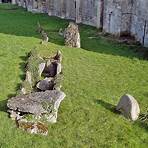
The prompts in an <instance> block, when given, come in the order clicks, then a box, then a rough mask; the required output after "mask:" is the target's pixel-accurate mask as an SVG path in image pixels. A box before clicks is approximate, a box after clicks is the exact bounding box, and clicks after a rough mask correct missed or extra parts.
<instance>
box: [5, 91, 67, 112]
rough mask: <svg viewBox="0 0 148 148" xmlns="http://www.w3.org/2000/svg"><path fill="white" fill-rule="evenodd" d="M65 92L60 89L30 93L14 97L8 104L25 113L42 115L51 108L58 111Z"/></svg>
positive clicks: (12, 108)
mask: <svg viewBox="0 0 148 148" xmlns="http://www.w3.org/2000/svg"><path fill="white" fill-rule="evenodd" d="M65 96H66V95H65V93H64V92H62V91H59V90H47V91H45V92H34V93H31V94H28V95H20V96H16V97H12V98H11V99H9V100H8V103H7V106H8V108H9V109H10V110H13V111H19V112H23V113H31V114H35V115H41V114H44V113H49V112H51V110H55V111H56V112H57V111H58V108H59V106H60V103H61V101H62V100H63V99H64V98H65Z"/></svg>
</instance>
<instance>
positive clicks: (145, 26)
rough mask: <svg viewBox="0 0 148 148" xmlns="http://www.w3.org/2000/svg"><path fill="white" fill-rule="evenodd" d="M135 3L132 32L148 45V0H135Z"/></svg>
mask: <svg viewBox="0 0 148 148" xmlns="http://www.w3.org/2000/svg"><path fill="white" fill-rule="evenodd" d="M135 1H136V2H135V4H134V5H133V14H132V23H131V24H132V26H131V34H132V35H134V36H135V37H136V39H137V40H138V41H140V42H141V43H142V44H143V45H144V46H147V47H148V0H135Z"/></svg>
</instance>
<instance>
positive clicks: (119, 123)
mask: <svg viewBox="0 0 148 148" xmlns="http://www.w3.org/2000/svg"><path fill="white" fill-rule="evenodd" d="M12 8H13V9H12ZM37 21H40V23H41V25H42V26H43V28H44V29H45V30H46V32H48V34H49V36H50V42H49V43H48V44H47V45H40V44H39V43H40V41H41V39H40V36H39V34H38V33H37V32H36V26H37ZM67 24H68V21H65V20H61V19H59V18H55V17H49V16H47V15H44V14H31V13H29V12H26V11H25V10H24V9H22V8H18V7H16V6H11V5H2V4H1V5H0V72H1V73H0V147H2V148H20V147H22V148H28V147H31V148H57V147H62V148H63V147H65V148H71V147H72V148H75V147H76V148H77V147H80V148H98V147H101V148H102V147H109V148H110V147H134V148H136V147H137V148H139V147H140V148H145V147H147V146H148V125H147V123H145V122H140V121H137V122H131V121H128V120H127V119H125V118H124V117H122V116H121V115H118V114H115V113H114V112H113V108H114V106H115V105H116V104H117V103H118V100H119V98H120V97H121V96H122V95H123V94H125V93H129V94H131V95H133V96H135V98H136V99H137V101H138V102H139V105H140V108H141V112H142V113H143V112H146V110H147V108H148V99H147V97H148V76H147V74H148V61H146V60H143V59H142V56H140V55H138V54H137V53H135V52H134V51H133V50H132V49H131V48H130V47H128V46H126V45H121V44H117V43H114V42H110V41H108V40H106V39H104V38H101V37H98V38H94V39H90V38H88V37H90V36H95V35H96V33H97V29H95V28H93V27H90V26H85V25H80V32H81V41H82V48H80V49H77V48H68V47H65V46H64V41H63V39H62V37H60V36H59V35H58V30H59V29H60V28H64V27H66V26H67ZM35 47H36V49H37V50H39V52H40V54H41V55H42V56H48V55H50V54H54V53H55V52H56V50H57V49H60V50H61V51H62V53H63V71H64V80H63V87H62V89H63V91H64V92H65V93H66V95H67V96H66V98H65V100H64V101H63V102H62V104H61V107H60V110H59V114H58V122H57V123H56V124H51V125H49V127H48V128H49V135H48V136H47V137H44V136H39V135H30V134H28V133H26V132H23V131H22V130H20V129H17V128H16V124H15V122H13V121H12V120H11V119H10V118H9V117H8V114H7V112H6V102H7V99H8V98H9V97H11V96H14V95H15V94H16V91H17V90H18V89H19V86H20V83H21V82H22V81H23V79H24V73H25V70H24V68H25V60H26V58H25V57H26V55H27V53H28V52H30V51H31V49H34V48H35Z"/></svg>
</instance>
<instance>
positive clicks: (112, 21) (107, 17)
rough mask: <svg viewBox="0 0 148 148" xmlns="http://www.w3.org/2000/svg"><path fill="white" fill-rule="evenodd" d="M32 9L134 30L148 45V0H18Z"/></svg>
mask: <svg viewBox="0 0 148 148" xmlns="http://www.w3.org/2000/svg"><path fill="white" fill-rule="evenodd" d="M16 3H17V4H18V5H19V6H23V7H27V10H28V11H33V12H40V13H48V15H50V16H58V17H61V18H65V19H71V20H74V21H76V23H83V24H88V25H91V26H96V27H97V28H102V29H103V31H105V32H108V33H112V34H114V35H117V36H120V35H122V34H131V35H133V36H135V38H136V39H137V40H138V41H140V42H141V43H142V44H143V45H144V46H147V47H148V9H147V8H148V0H16Z"/></svg>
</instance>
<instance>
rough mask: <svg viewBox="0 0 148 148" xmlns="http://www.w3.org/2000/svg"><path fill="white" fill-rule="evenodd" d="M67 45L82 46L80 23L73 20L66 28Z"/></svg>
mask: <svg viewBox="0 0 148 148" xmlns="http://www.w3.org/2000/svg"><path fill="white" fill-rule="evenodd" d="M65 45H66V46H69V47H77V48H80V47H81V45H80V33H79V29H78V25H77V24H75V23H73V22H70V23H69V25H68V27H67V29H66V30H65Z"/></svg>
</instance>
